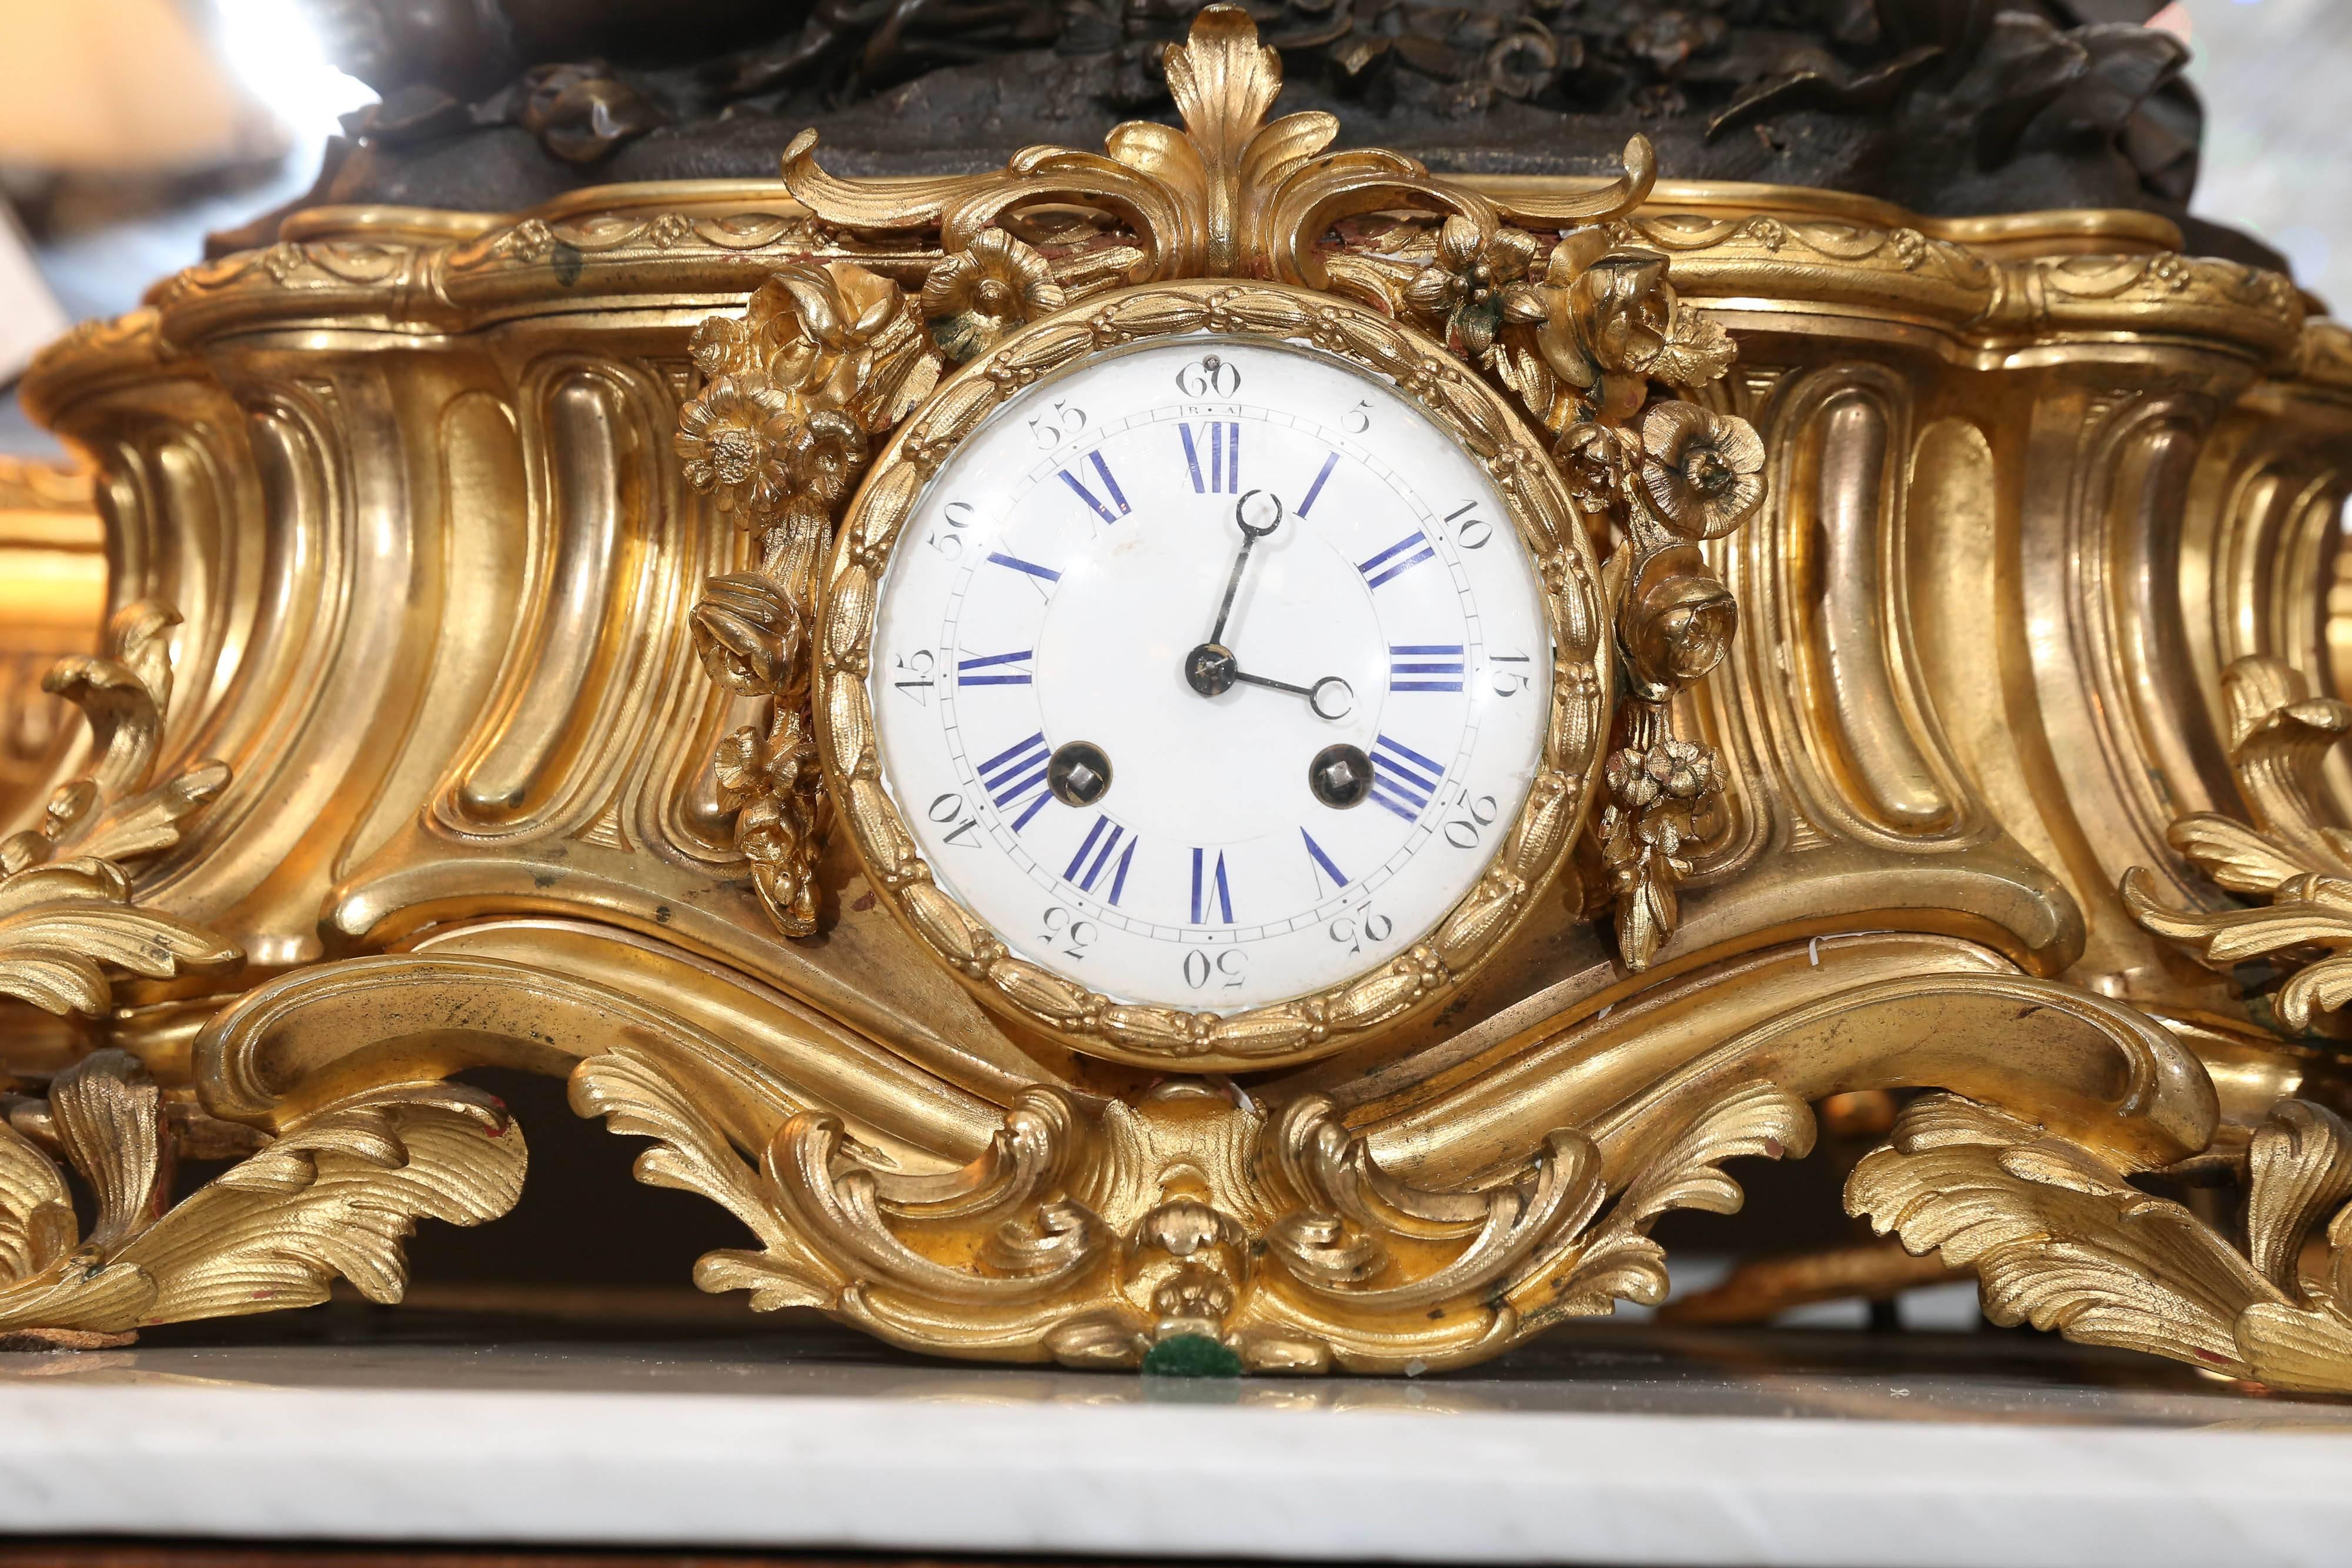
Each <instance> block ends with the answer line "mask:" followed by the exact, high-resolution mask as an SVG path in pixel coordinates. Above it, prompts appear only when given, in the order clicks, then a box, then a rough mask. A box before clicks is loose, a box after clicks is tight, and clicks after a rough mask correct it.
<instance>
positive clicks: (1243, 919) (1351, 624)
mask: <svg viewBox="0 0 2352 1568" xmlns="http://www.w3.org/2000/svg"><path fill="white" fill-rule="evenodd" d="M1228 596H1230V601H1228ZM1551 664H1552V644H1551V640H1550V636H1549V631H1548V630H1547V622H1546V620H1545V615H1544V608H1543V599H1542V590H1541V585H1540V583H1539V581H1538V576H1537V572H1536V570H1535V567H1534V564H1533V563H1532V562H1531V561H1530V560H1529V559H1528V553H1527V550H1526V549H1525V547H1524V545H1523V544H1522V542H1521V540H1520V537H1519V535H1518V533H1517V529H1516V528H1514V527H1513V525H1512V523H1511V522H1510V520H1509V517H1508V514H1507V512H1506V511H1505V510H1504V507H1503V505H1502V503H1501V501H1500V500H1499V498H1498V497H1496V494H1495V492H1494V489H1493V487H1492V486H1491V485H1490V484H1489V482H1488V480H1487V479H1486V476H1485V474H1484V472H1483V471H1482V470H1481V468H1480V467H1479V465H1477V463H1476V462H1475V460H1474V459H1473V458H1472V457H1471V456H1470V455H1467V454H1466V453H1465V452H1464V451H1463V450H1462V449H1461V448H1460V447H1459V446H1458V445H1457V444H1455V443H1454V440H1453V439H1452V438H1451V437H1450V436H1449V435H1448V434H1446V433H1445V432H1444V430H1443V429H1442V428H1441V427H1440V426H1438V425H1437V424H1436V423H1433V421H1431V420H1430V419H1429V418H1428V417H1427V416H1426V415H1424V414H1423V413H1421V412H1420V411H1419V410H1418V409H1417V408H1416V407H1415V406H1414V405H1413V404H1412V402H1410V401H1409V400H1408V399H1406V398H1405V397H1403V396H1402V395H1401V394H1399V393H1398V392H1396V391H1395V390H1394V388H1392V387H1391V385H1390V384H1389V383H1388V382H1385V381H1382V380H1381V379H1379V378H1378V377H1376V376H1373V375H1371V374H1369V373H1368V372H1366V371H1362V370H1360V369H1358V368H1356V367H1354V366H1353V365H1351V364H1349V362H1347V361H1342V360H1338V359H1334V358H1329V357H1326V356H1324V355H1321V354H1318V353H1315V352H1312V351H1309V350H1302V349H1292V348H1286V347H1282V346H1277V345H1273V344H1268V343H1265V342H1255V341H1249V340H1220V339H1216V338H1207V337H1193V338H1186V339H1181V340H1172V341H1161V342H1159V343H1157V344H1154V345H1152V346H1150V347H1146V348H1140V349H1137V350H1130V351H1128V352H1125V353H1118V354H1111V355H1106V356H1102V357H1098V358H1097V359H1094V360H1092V361H1088V362H1087V363H1086V364H1085V365H1083V366H1081V367H1079V368H1077V369H1076V370H1074V371H1070V372H1068V373H1066V374H1064V375H1062V376H1059V377H1057V378H1055V379H1053V380H1051V381H1048V382H1041V383H1040V384H1038V385H1037V386H1034V387H1032V388H1030V389H1028V390H1027V391H1026V392H1023V393H1022V394H1021V395H1020V396H1018V397H1016V398H1014V399H1013V400H1012V401H1010V402H1008V403H1006V404H1005V405H1004V406H1003V408H1001V409H1000V410H999V411H998V412H997V413H995V414H994V415H993V416H992V418H991V419H990V421H989V422H988V423H986V424H985V425H983V426H982V428H981V429H979V430H978V431H977V432H975V433H974V434H972V435H971V437H969V438H968V439H966V440H965V441H964V442H963V443H962V444H961V445H960V446H958V447H957V448H956V450H955V451H954V452H953V453H952V454H951V455H950V457H949V458H948V460H947V461H946V462H945V463H944V464H943V465H941V466H940V470H939V472H938V473H937V474H936V476H934V477H933V478H932V480H931V482H930V483H929V486H927V487H926V489H925V491H924V493H923V495H922V497H921V498H920V500H919V503H918V504H917V506H916V508H915V510H914V512H913V514H912V515H911V517H909V518H908V522H907V524H906V526H905V529H904V532H903V533H902V535H901V537H900V540H899V543H898V548H897V549H896V550H895V552H894V555H893V558H892V560H891V562H890V565H889V569H888V571H887V575H886V577H885V580H884V582H883V586H882V591H881V598H880V602H879V605H878V609H877V619H876V637H875V653H874V658H873V663H872V665H871V674H870V675H869V677H868V693H869V695H870V697H871V700H872V703H873V707H874V714H875V724H876V731H877V743H878V746H877V749H878V753H879V757H880V759H881V768H882V774H883V781H884V784H885V786H886V788H887V789H888V790H889V791H890V793H891V795H892V797H893V799H894V800H895V802H896V804H897V807H898V812H899V814H900V815H901V816H902V817H903V818H904V820H905V821H906V822H907V824H908V827H909V828H910V830H911V831H913V832H914V834H915V836H916V838H917V840H918V841H919V844H920V847H921V851H922V853H923V856H924V858H925V859H926V860H927V861H928V862H929V864H930V867H931V870H932V873H933V875H934V876H935V877H936V879H937V880H938V882H939V883H940V886H941V887H943V888H944V889H945V890H946V891H948V892H949V893H950V894H952V895H953V896H954V897H955V898H957V899H958V900H959V901H961V903H962V904H964V906H965V907H966V908H968V909H969V910H971V912H972V913H973V914H974V915H978V916H979V917H980V918H982V920H983V921H985V922H987V923H988V924H989V925H991V926H992V928H993V929H994V931H995V932H996V934H997V936H998V937H999V939H1000V940H1002V941H1003V942H1004V944H1005V945H1006V946H1008V947H1009V948H1011V949H1012V950H1013V952H1014V953H1016V954H1018V955H1020V956H1023V957H1025V958H1027V959H1029V960H1031V961H1032V962H1034V963H1036V964H1038V965H1041V966H1043V967H1045V968H1047V969H1050V970H1052V971H1054V972H1055V973H1057V974H1060V975H1063V976H1065V977H1067V978H1069V979H1070V980H1072V981H1074V982H1076V983H1077V984H1079V985H1082V986H1084V987H1086V988H1087V989H1089V990H1092V991H1096V992H1097V993H1100V994H1102V995H1105V996H1108V997H1110V998H1114V999H1117V1000H1120V1001H1128V1002H1139V1003H1153V1004H1159V1005H1163V1006H1172V1007H1179V1008H1183V1009H1191V1010H1194V1011H1210V1012H1217V1013H1226V1012H1232V1011H1234V1010H1237V1009H1244V1008H1251V1007H1255V1006H1258V1005H1261V1004H1265V1003H1269V1002H1277V1001H1282V1000H1285V999H1287V998H1294V997H1298V996H1303V995H1307V994H1309V993H1312V992H1315V991H1318V990H1320V989H1322V988H1326V987H1329V986H1333V985H1336V984H1339V983H1342V982H1344V981H1346V980H1348V979H1349V978H1350V977H1354V976H1356V975H1359V974H1361V973H1363V972H1364V971H1366V970H1368V969H1370V968H1372V967H1375V966H1377V965H1379V964H1380V963H1381V962H1382V961H1383V960H1385V959H1388V958H1390V957H1392V956H1395V955H1396V954H1398V953H1401V952H1402V951H1404V950H1405V949H1406V948H1408V947H1409V946H1412V944H1413V943H1414V942H1416V941H1418V940H1419V939H1421V938H1422V937H1423V936H1426V935H1427V934H1428V933H1429V932H1430V931H1431V930H1432V929H1433V927H1434V926H1435V925H1437V923H1438V922H1439V921H1440V920H1441V919H1443V918H1444V915H1446V914H1447V912H1448V911H1450V910H1451V909H1452V908H1453V906H1454V904H1455V903H1456V902H1457V901H1458V900H1459V899H1461V898H1462V896H1463V895H1464V894H1465V893H1467V892H1468V891H1469V890H1470V889H1471V887H1472V886H1473V885H1474V884H1475V883H1476V881H1477V879H1478V877H1479V875H1480V873H1482V872H1484V871H1485V869H1486V866H1487V865H1488V863H1489V862H1491V861H1492V860H1493V858H1494V857H1495V854H1496V851H1497V849H1498V847H1499V840H1500V838H1501V836H1502V834H1503V833H1504V832H1505V831H1507V829H1508V828H1509V825H1510V824H1511V823H1512V822H1513V821H1514V820H1515V819H1516V818H1517V814H1518V812H1519V810H1520V808H1521V806H1522V804H1523V803H1524V802H1525V800H1526V798H1527V794H1528V788H1529V781H1530V779H1531V778H1532V776H1533V774H1534V772H1535V770H1536V768H1537V766H1538V758H1539V756H1540V753H1541V748H1542V746H1543V741H1544V736H1545V733H1546V727H1547V723H1548V720H1549V709H1550V695H1551V694H1550V689H1549V684H1550V672H1551Z"/></svg>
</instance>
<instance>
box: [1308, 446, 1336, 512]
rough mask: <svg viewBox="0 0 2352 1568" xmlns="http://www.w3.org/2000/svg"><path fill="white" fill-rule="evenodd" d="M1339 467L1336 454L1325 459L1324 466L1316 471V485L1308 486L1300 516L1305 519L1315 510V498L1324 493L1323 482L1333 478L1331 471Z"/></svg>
mask: <svg viewBox="0 0 2352 1568" xmlns="http://www.w3.org/2000/svg"><path fill="white" fill-rule="evenodd" d="M1338 466H1339V454H1338V453H1336V452H1334V453H1332V454H1331V455H1329V456H1328V457H1326V458H1324V459H1323V466H1322V467H1320V468H1318V469H1317V470H1316V471H1315V483H1313V484H1312V485H1309V486H1307V499H1305V500H1303V501H1301V502H1299V503H1298V515H1299V516H1300V517H1305V516H1306V515H1307V513H1309V512H1311V511H1313V510H1314V509H1315V497H1318V496H1319V495H1321V494H1322V493H1323V481H1324V480H1326V479H1328V478H1329V477H1331V470H1332V469H1334V468H1337V467H1338Z"/></svg>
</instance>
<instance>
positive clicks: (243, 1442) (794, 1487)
mask: <svg viewBox="0 0 2352 1568" xmlns="http://www.w3.org/2000/svg"><path fill="white" fill-rule="evenodd" d="M0 1531H6V1532H11V1533H16V1534H39V1535H78V1534H93V1533H98V1534H120V1535H152V1536H173V1537H208V1538H236V1539H305V1540H332V1541H353V1542H389V1541H407V1542H444V1541H464V1542H475V1543H483V1542H517V1543H522V1542H530V1543H551V1544H574V1543H592V1542H593V1543H607V1544H614V1545H651V1544H664V1545H677V1546H741V1547H768V1548H788V1547H802V1548H827V1549H839V1548H856V1549H868V1550H880V1551H902V1552H946V1551H967V1552H1084V1553H1119V1554H1149V1555H1155V1556H1170V1557H1215V1556H1247V1557H1257V1558H1267V1557H1273V1558H1289V1559H1297V1560H1315V1559H1327V1560H1341V1559H1345V1560H1385V1561H1395V1562H1415V1563H1436V1562H1513V1563H1537V1562H1547V1563H1788V1564H1798V1563H1804V1564H1822V1565H1831V1564H1856V1565H1859V1564H1865V1563H1867V1564H1874V1565H1878V1568H1893V1565H1916V1568H1943V1565H1952V1568H1959V1565H1963V1564H1978V1563H1985V1564H1993V1563H1998V1564H2001V1565H2003V1568H2034V1565H2042V1564H2046V1565H2048V1568H2095V1565H2097V1564H2103V1563H2114V1564H2118V1565H2122V1564H2129V1565H2131V1568H2164V1565H2166V1564H2173V1563H2179V1564H2184V1565H2187V1564H2206V1563H2216V1562H2229V1563H2232V1564H2233V1568H2246V1565H2250V1564H2259V1563H2295V1564H2303V1563H2310V1564H2315V1565H2316V1564H2323V1563H2326V1564H2336V1563H2342V1562H2344V1561H2345V1553H2346V1552H2347V1546H2346V1542H2347V1541H2352V1438H2347V1437H2340V1436H2323V1435H2318V1434H2298V1433H2278V1432H2238V1431H2225V1430H2224V1431H2217V1430H2199V1431H2177V1430H2161V1429H2144V1428H2133V1427H2020V1426H2003V1425H1991V1424H1983V1425H1979V1424H1970V1423H1961V1422H1937V1421H1916V1422H1912V1421H1896V1422H1887V1421H1864V1420H1821V1419H1801V1418H1800V1419H1761V1418H1750V1417H1714V1416H1634V1415H1575V1414H1521V1413H1513V1412H1499V1413H1491V1414H1472V1415H1465V1414H1460V1413H1448V1414H1427V1415H1424V1414H1418V1413H1414V1412H1412V1411H1410V1410H1405V1411H1398V1410H1394V1409H1390V1410H1381V1411H1345V1412H1332V1411H1318V1410H1314V1409H1306V1410H1283V1409H1279V1408H1271V1409H1270V1408H1266V1407H1265V1406H1259V1405H1251V1406H1195V1405H1168V1404H1160V1403H1154V1404H1146V1405H1133V1404H1124V1403H1120V1404H1106V1405H1100V1406H1090V1405H1083V1404H1080V1405H1072V1404H1056V1405H1054V1406H1046V1407H1033V1406H1018V1405H992V1404H989V1403H986V1402H983V1401H980V1400H958V1399H955V1398H952V1397H942V1398H936V1399H915V1400H898V1401H886V1400H871V1399H856V1398H832V1397H772V1396H761V1397H744V1396H725V1395H689V1396H670V1395H637V1394H625V1395H603V1394H593V1393H514V1392H499V1393H467V1392H449V1391H439V1390H436V1391H414V1390H397V1389H364V1390H334V1391H321V1390H306V1389H256V1388H251V1387H220V1388H206V1387H203V1386H192V1385H176V1386H169V1387H138V1386H95V1387H93V1386H79V1387H75V1386H43V1385H15V1386H0Z"/></svg>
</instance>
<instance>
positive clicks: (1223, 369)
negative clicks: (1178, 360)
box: [1176, 354, 1242, 398]
mask: <svg viewBox="0 0 2352 1568" xmlns="http://www.w3.org/2000/svg"><path fill="white" fill-rule="evenodd" d="M1176 390H1177V391H1178V392H1182V393H1183V394H1184V395H1185V396H1186V397H1218V398H1227V397H1231V396H1233V395H1234V393H1235V392H1239V391H1241V390H1242V372H1241V370H1240V368H1239V367H1237V366H1235V365H1234V363H1233V362H1232V361H1229V360H1226V359H1225V358H1224V357H1223V356H1222V355H1219V354H1204V355H1202V357H1201V358H1199V359H1197V360H1194V361H1192V363H1191V364H1188V365H1186V366H1185V367H1184V368H1183V369H1182V370H1181V371H1177V372H1176Z"/></svg>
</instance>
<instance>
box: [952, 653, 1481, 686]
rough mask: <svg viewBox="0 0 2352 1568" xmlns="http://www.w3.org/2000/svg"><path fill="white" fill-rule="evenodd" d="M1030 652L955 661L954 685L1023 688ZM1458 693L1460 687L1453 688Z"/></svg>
mask: <svg viewBox="0 0 2352 1568" xmlns="http://www.w3.org/2000/svg"><path fill="white" fill-rule="evenodd" d="M1029 653H1030V650H1028V649H1026V648H1024V649H1022V650H1021V651H1020V652H1019V653H987V654H983V655H982V656H981V657H979V658H977V659H959V660H957V661H956V685H960V686H1025V685H1029V684H1030V682H1029V672H1028V671H1027V670H1024V669H1015V668H1013V667H1012V666H1013V665H1018V664H1027V663H1028V662H1029ZM1461 689H1462V688H1461V687H1460V686H1455V687H1454V690H1455V691H1457V692H1458V691H1460V690H1461Z"/></svg>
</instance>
